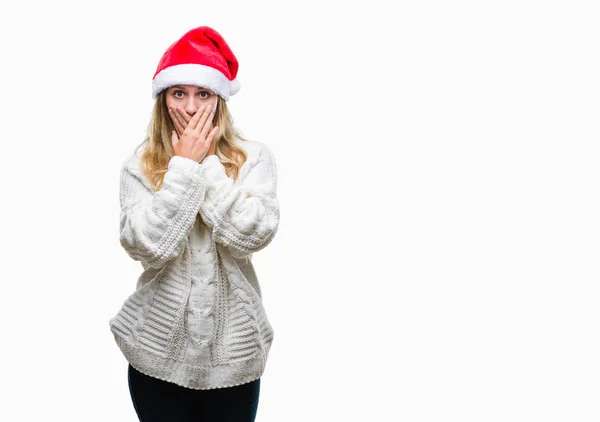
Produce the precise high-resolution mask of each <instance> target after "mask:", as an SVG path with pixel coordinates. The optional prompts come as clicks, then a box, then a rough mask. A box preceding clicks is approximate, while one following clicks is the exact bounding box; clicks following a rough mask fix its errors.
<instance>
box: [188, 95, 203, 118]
mask: <svg viewBox="0 0 600 422" xmlns="http://www.w3.org/2000/svg"><path fill="white" fill-rule="evenodd" d="M199 108H200V102H199V101H198V100H197V99H196V98H192V97H188V100H187V102H186V104H185V111H186V112H187V114H189V115H190V116H193V115H194V114H196V112H197V111H198V109H199Z"/></svg>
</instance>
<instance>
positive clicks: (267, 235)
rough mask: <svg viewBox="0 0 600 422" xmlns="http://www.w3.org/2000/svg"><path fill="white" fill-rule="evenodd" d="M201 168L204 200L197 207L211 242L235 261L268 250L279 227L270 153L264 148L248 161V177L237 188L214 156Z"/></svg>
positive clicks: (273, 165) (275, 185) (275, 180)
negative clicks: (227, 248) (210, 233)
mask: <svg viewBox="0 0 600 422" xmlns="http://www.w3.org/2000/svg"><path fill="white" fill-rule="evenodd" d="M202 164H204V165H205V167H206V168H205V173H204V179H205V182H206V199H205V200H204V201H203V202H202V203H201V204H200V214H201V216H202V219H203V220H204V221H205V222H206V224H207V225H208V226H210V227H211V228H212V235H213V237H214V239H215V240H216V241H217V242H219V243H222V244H223V245H226V246H227V247H229V248H230V250H231V253H232V254H233V255H234V256H235V257H236V258H243V257H245V256H247V255H248V254H251V253H253V252H256V251H259V250H261V249H262V248H264V247H265V246H267V245H268V244H269V243H270V241H271V239H272V238H273V237H274V236H275V234H276V232H277V227H278V224H279V204H278V202H277V197H276V189H277V168H276V164H275V160H274V159H273V154H272V153H271V151H270V150H269V149H268V148H267V147H266V146H263V148H262V149H261V151H260V155H257V156H253V157H249V159H248V161H247V163H246V164H247V165H246V167H245V168H244V171H245V173H247V175H246V174H244V176H245V177H244V178H243V181H242V182H241V184H240V185H239V186H238V184H236V183H234V181H233V179H231V178H229V177H227V175H226V173H225V168H224V167H223V164H222V163H221V162H220V161H219V158H218V157H217V156H216V155H209V156H208V157H206V158H205V159H204V160H203V161H202Z"/></svg>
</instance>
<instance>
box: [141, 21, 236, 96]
mask: <svg viewBox="0 0 600 422" xmlns="http://www.w3.org/2000/svg"><path fill="white" fill-rule="evenodd" d="M237 71H238V61H237V58H236V57H235V55H234V54H233V52H232V51H231V49H230V48H229V45H227V43H226V42H225V40H224V39H223V37H222V36H221V34H219V33H218V32H217V31H215V30H214V29H212V28H210V27H208V26H200V27H198V28H194V29H192V30H190V31H188V32H186V33H185V34H184V35H183V36H182V37H181V38H180V39H179V40H177V41H175V42H174V43H173V44H171V46H170V47H169V48H167V51H165V53H164V54H163V56H162V57H161V59H160V62H159V63H158V67H157V69H156V72H155V73H154V77H153V78H152V98H154V99H155V98H156V96H157V95H158V93H159V92H161V91H162V90H163V89H165V88H168V87H170V86H173V85H179V84H181V85H196V86H201V87H204V88H208V89H211V90H212V91H214V92H215V93H217V94H218V95H219V96H221V97H222V98H223V99H224V100H225V101H227V100H229V97H230V96H231V95H234V94H236V93H237V92H238V91H239V90H240V88H241V86H240V83H239V82H238V81H237V79H236V76H237Z"/></svg>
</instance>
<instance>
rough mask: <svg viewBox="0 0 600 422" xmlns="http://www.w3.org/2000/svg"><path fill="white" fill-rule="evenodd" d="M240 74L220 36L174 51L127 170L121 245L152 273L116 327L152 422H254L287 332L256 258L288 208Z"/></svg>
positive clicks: (200, 35)
mask: <svg viewBox="0 0 600 422" xmlns="http://www.w3.org/2000/svg"><path fill="white" fill-rule="evenodd" d="M237 70H238V62H237V59H236V57H235V56H234V54H233V53H232V51H231V49H230V48H229V46H228V45H227V43H226V42H225V40H224V39H223V38H222V37H221V35H220V34H219V33H218V32H216V31H215V30H214V29H212V28H210V27H206V26H201V27H198V28H195V29H192V30H190V31H188V32H187V33H186V34H184V35H183V36H182V37H181V38H180V39H179V40H178V41H176V42H175V43H173V44H172V45H171V46H170V47H169V48H168V49H167V51H166V52H165V53H164V55H163V57H162V58H161V60H160V62H159V65H158V68H157V70H156V73H155V75H154V78H153V82H152V95H153V98H154V99H155V101H156V102H155V105H154V110H153V115H152V121H151V123H150V125H149V127H148V136H147V137H146V139H145V140H144V142H143V143H142V144H140V146H139V147H138V148H137V149H136V151H135V152H133V153H132V154H131V156H130V157H128V158H127V160H125V162H124V164H123V166H122V168H121V175H120V204H121V219H120V243H121V245H122V247H123V248H124V249H125V251H126V252H127V254H128V255H129V256H130V257H131V258H133V259H134V260H136V261H140V263H141V264H142V267H143V272H142V274H141V275H140V277H139V278H138V280H137V286H136V291H135V292H134V293H133V294H132V295H131V296H130V297H129V298H127V300H126V301H125V302H124V303H123V305H122V307H121V309H120V310H119V312H118V313H117V315H116V316H115V317H114V318H112V319H111V320H110V328H111V331H112V333H113V334H114V338H115V340H116V342H117V344H118V346H119V348H120V350H121V351H122V353H123V354H124V356H125V358H126V359H127V361H128V362H129V365H128V382H129V389H130V393H131V399H132V401H133V405H134V408H135V410H136V412H137V414H138V417H139V419H140V420H141V421H143V422H146V421H170V422H178V421H200V420H206V421H211V422H218V421H236V422H245V421H254V419H255V415H256V411H257V406H258V395H259V390H260V377H261V376H262V374H263V372H264V370H265V366H266V362H267V358H268V354H269V350H270V347H271V343H272V341H273V334H274V333H273V328H272V326H271V324H270V323H269V320H268V318H267V315H266V312H265V309H264V307H263V305H262V295H261V290H260V285H259V283H258V279H257V277H256V273H255V271H254V268H253V265H252V254H253V253H254V252H256V251H259V250H261V249H262V248H264V247H265V246H267V245H268V244H269V243H270V242H271V240H272V239H273V237H274V236H275V234H276V232H277V229H278V226H279V204H278V200H277V196H276V188H277V170H276V163H275V159H274V157H273V154H272V153H271V151H270V149H269V148H268V147H267V146H266V145H264V144H262V143H260V142H257V141H250V140H247V139H244V138H242V137H241V136H240V135H239V133H238V132H237V130H235V129H234V127H233V123H232V118H231V116H230V114H229V112H228V110H227V105H226V102H227V101H228V100H229V97H230V96H231V95H234V94H236V93H237V92H238V91H239V89H240V84H239V82H238V81H237V80H236V79H235V78H236V75H237ZM142 147H143V148H142Z"/></svg>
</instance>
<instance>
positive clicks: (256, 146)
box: [237, 139, 275, 163]
mask: <svg viewBox="0 0 600 422" xmlns="http://www.w3.org/2000/svg"><path fill="white" fill-rule="evenodd" d="M237 145H239V146H240V147H242V149H243V150H244V151H245V152H246V154H247V155H248V161H254V160H256V161H269V162H272V163H274V162H275V156H274V155H273V151H272V150H271V148H269V147H268V146H267V144H265V143H264V142H260V141H254V140H251V139H249V140H238V141H237Z"/></svg>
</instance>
